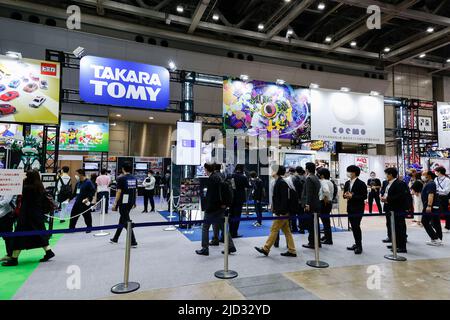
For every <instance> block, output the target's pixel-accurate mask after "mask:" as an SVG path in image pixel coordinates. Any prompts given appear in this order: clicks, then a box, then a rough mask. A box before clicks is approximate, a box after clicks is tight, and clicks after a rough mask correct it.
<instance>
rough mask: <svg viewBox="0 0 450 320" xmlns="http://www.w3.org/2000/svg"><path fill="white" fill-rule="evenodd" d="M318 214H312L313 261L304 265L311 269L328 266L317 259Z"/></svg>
mask: <svg viewBox="0 0 450 320" xmlns="http://www.w3.org/2000/svg"><path fill="white" fill-rule="evenodd" d="M318 231H319V214H318V213H317V212H314V252H315V260H309V261H307V262H306V264H307V265H308V266H310V267H313V268H328V267H329V264H328V263H326V262H324V261H320V257H319V233H320V231H319V232H318Z"/></svg>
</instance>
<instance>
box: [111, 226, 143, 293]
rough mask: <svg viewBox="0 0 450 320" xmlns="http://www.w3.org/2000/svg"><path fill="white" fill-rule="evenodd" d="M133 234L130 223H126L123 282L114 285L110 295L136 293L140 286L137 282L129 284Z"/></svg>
mask: <svg viewBox="0 0 450 320" xmlns="http://www.w3.org/2000/svg"><path fill="white" fill-rule="evenodd" d="M132 232H133V229H132V223H131V221H128V222H127V242H126V244H125V271H124V276H123V282H122V283H119V284H116V285H115V286H114V287H112V288H111V292H112V293H117V294H121V293H129V292H133V291H136V290H138V289H139V288H140V286H141V285H140V284H139V283H137V282H129V281H128V278H129V276H130V253H131V234H132Z"/></svg>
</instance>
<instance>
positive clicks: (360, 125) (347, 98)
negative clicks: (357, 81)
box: [311, 89, 385, 144]
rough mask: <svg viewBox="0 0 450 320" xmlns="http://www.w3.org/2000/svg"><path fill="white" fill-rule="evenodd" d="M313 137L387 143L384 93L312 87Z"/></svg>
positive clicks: (353, 141)
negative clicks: (370, 93)
mask: <svg viewBox="0 0 450 320" xmlns="http://www.w3.org/2000/svg"><path fill="white" fill-rule="evenodd" d="M311 139H312V140H325V141H338V142H350V143H367V144H384V143H385V133H384V100H383V96H371V95H366V94H360V93H349V92H342V91H335V90H325V89H311Z"/></svg>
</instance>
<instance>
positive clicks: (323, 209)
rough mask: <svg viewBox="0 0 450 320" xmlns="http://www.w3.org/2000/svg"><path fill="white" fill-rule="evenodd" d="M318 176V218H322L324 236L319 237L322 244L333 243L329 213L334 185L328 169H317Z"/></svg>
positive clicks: (331, 207) (331, 206)
mask: <svg viewBox="0 0 450 320" xmlns="http://www.w3.org/2000/svg"><path fill="white" fill-rule="evenodd" d="M318 175H319V177H320V191H319V200H320V220H322V224H323V231H324V237H323V238H322V239H321V242H322V244H328V245H332V244H333V236H332V232H331V219H330V216H329V215H330V213H331V210H332V209H333V202H332V201H333V200H332V196H333V194H334V185H333V183H332V182H331V181H330V170H328V169H326V168H321V169H319V171H318Z"/></svg>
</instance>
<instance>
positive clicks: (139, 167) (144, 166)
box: [135, 163, 147, 170]
mask: <svg viewBox="0 0 450 320" xmlns="http://www.w3.org/2000/svg"><path fill="white" fill-rule="evenodd" d="M135 166H136V170H147V164H146V163H136V164H135Z"/></svg>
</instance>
